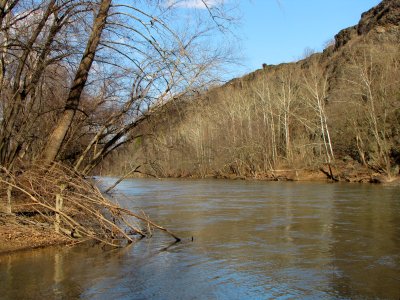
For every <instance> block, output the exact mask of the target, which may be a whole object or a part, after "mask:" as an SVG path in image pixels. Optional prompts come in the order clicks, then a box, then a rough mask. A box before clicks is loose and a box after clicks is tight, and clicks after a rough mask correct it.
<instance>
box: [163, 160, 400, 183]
mask: <svg viewBox="0 0 400 300" xmlns="http://www.w3.org/2000/svg"><path fill="white" fill-rule="evenodd" d="M168 177H171V178H215V179H231V180H265V181H327V182H332V181H333V182H356V183H378V184H400V174H398V172H396V174H394V175H392V176H391V177H388V176H387V175H385V174H383V173H380V172H377V171H374V170H372V169H370V168H368V167H366V166H363V165H361V164H359V163H358V162H355V161H350V162H342V161H340V162H336V163H335V164H330V165H329V164H323V165H321V166H319V167H316V168H308V169H307V168H303V169H295V168H282V169H280V170H271V171H267V172H255V173H252V174H249V173H245V174H241V173H224V172H221V171H215V172H213V173H212V174H208V175H205V176H199V175H193V174H190V175H189V174H187V175H186V176H183V175H182V174H180V175H177V176H174V175H172V176H168Z"/></svg>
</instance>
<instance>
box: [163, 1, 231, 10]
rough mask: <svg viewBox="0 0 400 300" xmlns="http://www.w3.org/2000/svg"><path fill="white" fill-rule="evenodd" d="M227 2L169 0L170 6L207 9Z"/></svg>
mask: <svg viewBox="0 0 400 300" xmlns="http://www.w3.org/2000/svg"><path fill="white" fill-rule="evenodd" d="M224 1H225V0H168V5H169V6H175V7H183V8H196V9H207V7H208V8H211V7H213V6H216V5H220V4H223V3H224Z"/></svg>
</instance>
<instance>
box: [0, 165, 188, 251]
mask: <svg viewBox="0 0 400 300" xmlns="http://www.w3.org/2000/svg"><path fill="white" fill-rule="evenodd" d="M2 171H3V173H4V174H6V176H0V199H1V200H2V201H3V200H4V201H3V203H10V205H9V206H10V212H11V210H12V213H14V214H18V216H20V217H22V216H25V218H26V219H29V222H30V224H32V223H36V224H38V225H41V226H47V227H48V228H53V230H54V231H55V232H57V233H58V234H63V235H67V236H69V237H70V238H71V239H72V238H82V239H94V240H97V241H99V242H102V243H104V244H108V245H112V246H123V245H126V244H127V243H132V242H133V241H134V240H135V238H134V237H133V235H138V236H140V237H147V236H149V235H150V234H151V232H150V230H145V229H143V228H146V227H147V228H150V229H158V230H161V231H163V232H165V233H167V234H169V235H170V236H172V237H173V238H174V239H175V241H180V238H179V237H177V236H176V235H175V234H173V233H172V232H170V231H169V230H167V229H166V228H164V227H162V226H160V225H158V224H156V223H155V222H153V221H151V220H150V219H149V218H148V217H147V216H145V215H144V214H143V216H142V215H140V214H137V213H134V212H132V211H130V210H128V209H125V208H122V207H120V206H119V205H117V204H116V203H113V202H112V201H111V200H110V199H108V198H106V197H105V196H104V195H103V194H102V193H101V192H100V190H99V189H98V188H97V187H96V186H94V185H93V184H92V183H91V182H90V181H88V180H86V179H85V178H83V177H82V176H81V175H80V174H78V173H76V172H75V171H74V170H71V169H69V168H67V167H65V166H63V165H60V164H53V165H52V167H51V168H48V167H45V166H44V165H39V164H38V165H33V166H31V167H29V168H28V169H27V170H24V171H23V172H21V173H20V174H18V175H15V174H11V173H10V172H9V171H8V170H5V169H3V170H2ZM6 177H7V178H6ZM11 191H12V194H11ZM7 212H8V209H7ZM0 219H1V215H0Z"/></svg>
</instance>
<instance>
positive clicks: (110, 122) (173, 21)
mask: <svg viewBox="0 0 400 300" xmlns="http://www.w3.org/2000/svg"><path fill="white" fill-rule="evenodd" d="M231 8H232V7H228V6H227V4H226V3H224V2H223V1H171V0H165V1H160V0H158V1H156V0H143V1H134V2H132V1H124V0H98V1H95V0H88V1H85V0H79V1H78V0H62V1H61V0H60V1H57V0H35V1H27V0H19V1H18V0H15V1H1V2H0V11H1V14H0V26H1V27H0V29H1V30H0V84H1V91H0V100H1V107H0V117H1V119H0V122H1V126H0V164H1V165H4V166H7V167H8V166H12V165H13V164H14V163H15V161H16V160H17V159H18V158H19V159H23V160H27V161H33V160H37V159H44V160H45V161H47V162H51V161H53V160H55V159H61V160H64V161H69V162H70V163H71V164H75V168H76V169H77V170H78V169H80V170H81V171H84V172H88V171H90V169H92V168H93V167H94V166H95V165H96V164H98V163H99V161H101V159H103V158H104V157H105V156H107V155H108V153H110V152H111V151H113V150H114V149H116V148H118V147H119V146H120V145H122V144H124V143H126V142H127V141H129V140H130V139H132V138H133V136H130V135H129V133H130V131H131V130H132V128H134V127H135V126H137V125H138V124H139V123H140V122H141V121H142V120H143V119H145V118H146V116H147V115H148V114H149V113H150V112H151V111H152V109H154V107H156V106H159V105H162V104H163V103H165V102H167V101H169V100H171V99H174V98H176V97H178V96H180V95H183V94H186V93H188V92H190V93H193V91H197V90H202V89H204V88H205V87H206V86H209V85H210V84H213V83H215V82H217V81H218V75H219V74H220V73H219V70H220V67H221V66H222V65H223V64H224V63H226V62H229V60H230V58H231V57H232V52H230V47H229V45H228V44H229V43H225V45H227V47H222V46H221V43H219V41H220V38H218V36H220V37H224V38H225V39H228V38H229V36H230V35H229V28H230V25H231V24H232V22H233V21H234V18H233V17H232V15H229V12H231Z"/></svg>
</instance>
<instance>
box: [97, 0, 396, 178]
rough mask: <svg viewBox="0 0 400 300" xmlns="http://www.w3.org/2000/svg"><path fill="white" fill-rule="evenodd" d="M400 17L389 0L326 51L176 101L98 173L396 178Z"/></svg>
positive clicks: (110, 159) (185, 175) (344, 32)
mask: <svg viewBox="0 0 400 300" xmlns="http://www.w3.org/2000/svg"><path fill="white" fill-rule="evenodd" d="M399 23H400V2H399V1H398V0H385V1H382V2H381V3H380V4H379V5H378V6H376V7H374V8H372V9H371V10H370V11H368V12H366V13H364V14H363V15H362V17H361V20H360V22H359V23H358V25H356V26H353V27H350V28H347V29H344V30H342V31H341V32H339V33H338V34H337V35H336V36H335V40H334V42H332V44H331V45H329V46H328V47H327V48H326V49H325V50H324V51H323V53H314V54H310V55H308V57H306V58H305V59H303V60H300V61H298V62H296V63H289V64H281V65H277V66H274V65H267V64H264V65H263V68H262V69H260V70H257V71H255V72H253V73H250V74H248V75H246V76H244V77H243V78H239V79H234V80H232V81H230V82H228V83H226V84H225V85H223V86H220V87H213V88H209V89H208V90H207V91H197V90H194V91H193V92H192V93H191V95H190V96H188V97H184V98H183V97H180V98H177V99H174V100H173V101H170V102H169V103H167V104H166V105H164V106H163V108H162V109H160V110H158V111H157V112H156V113H155V114H153V115H152V117H151V118H150V119H149V120H148V121H147V122H145V123H143V124H142V125H141V126H140V127H139V128H138V129H137V130H136V131H135V132H134V133H133V135H132V138H134V141H133V142H132V143H131V144H129V145H128V146H126V147H124V148H122V149H121V150H120V151H119V152H118V153H116V154H115V155H113V156H111V157H110V158H109V160H107V161H106V162H105V163H103V164H102V165H101V168H99V169H98V172H103V173H114V174H116V173H119V174H120V173H122V172H126V171H129V170H130V169H132V168H134V167H137V166H139V165H140V166H141V167H140V169H139V170H141V171H142V173H146V174H151V175H154V176H158V177H168V176H173V177H181V176H182V177H187V176H196V177H206V176H210V175H211V176H215V177H252V178H270V179H280V177H282V179H302V178H301V177H302V176H303V177H306V175H305V174H306V173H304V172H305V171H307V172H308V174H309V173H310V172H312V171H314V170H315V171H316V172H317V173H319V174H320V175H322V176H327V177H330V178H331V179H334V180H347V181H376V180H378V181H380V180H381V179H379V178H383V177H384V178H386V179H385V180H387V179H389V180H391V179H393V178H395V177H396V176H398V174H399V164H400V28H399ZM305 34H306V33H305ZM271 47H273V45H271ZM281 170H285V171H286V172H283V173H282V171H281ZM321 171H322V172H321ZM282 174H283V175H282ZM377 178H378V179H377Z"/></svg>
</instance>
